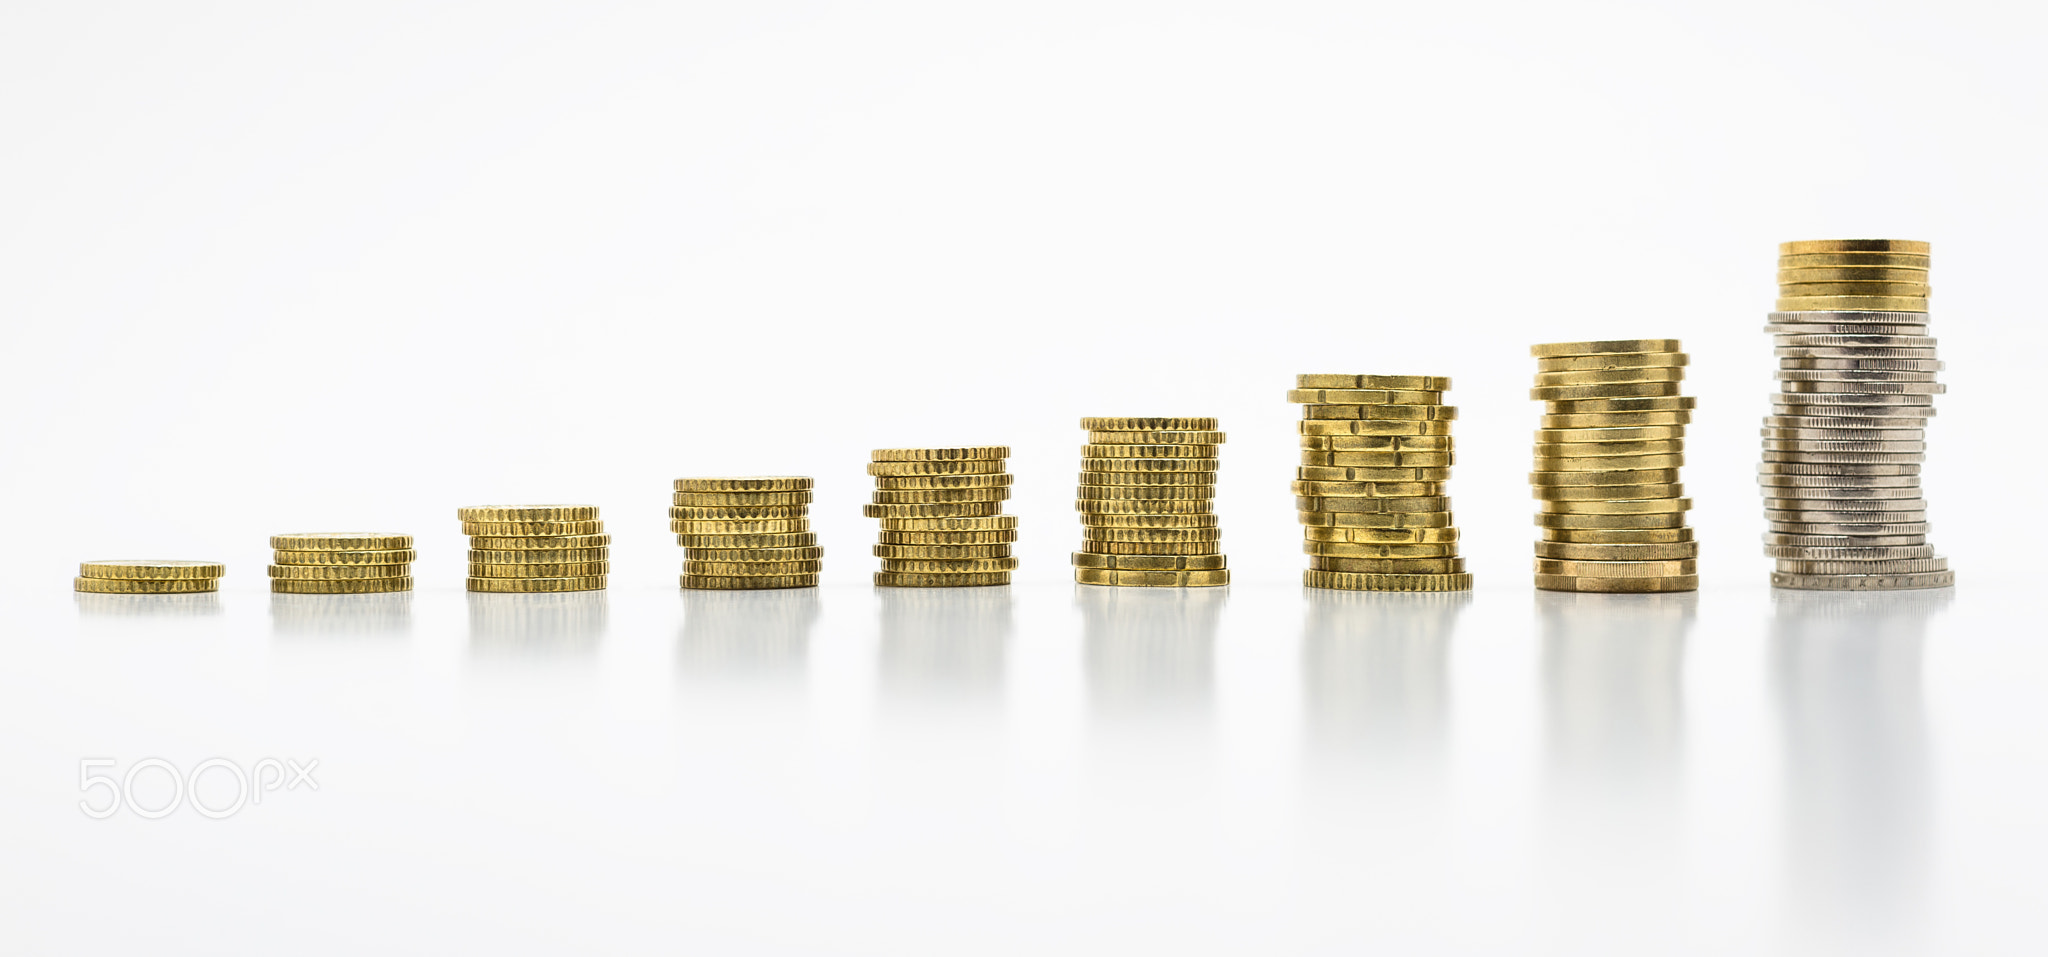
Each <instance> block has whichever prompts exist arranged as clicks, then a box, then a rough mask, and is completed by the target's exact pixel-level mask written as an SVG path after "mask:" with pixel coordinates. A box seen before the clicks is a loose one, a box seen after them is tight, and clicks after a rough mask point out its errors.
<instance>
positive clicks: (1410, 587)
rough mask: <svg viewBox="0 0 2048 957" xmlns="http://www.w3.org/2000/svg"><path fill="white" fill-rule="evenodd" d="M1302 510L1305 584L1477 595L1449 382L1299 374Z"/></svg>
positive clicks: (1298, 492) (1298, 490)
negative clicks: (1454, 494)
mask: <svg viewBox="0 0 2048 957" xmlns="http://www.w3.org/2000/svg"><path fill="white" fill-rule="evenodd" d="M1295 385H1296V386H1297V388H1295V389H1292V390H1290V391H1289V392H1288V393H1287V401H1289V402H1299V403H1302V409H1301V415H1302V419H1301V425H1300V432H1301V465H1300V466H1299V467H1298V468H1297V469H1296V470H1295V482H1294V494H1295V500H1294V501H1295V508H1296V509H1298V510H1299V511H1298V515H1299V517H1300V519H1301V524H1302V534H1303V537H1304V538H1305V539H1306V541H1304V542H1303V543H1302V549H1303V550H1304V551H1306V552H1308V554H1309V568H1308V571H1306V572H1304V573H1302V584H1304V585H1307V586H1309V587H1311V588H1342V589H1349V590H1352V591H1462V590H1465V589H1468V588H1471V587H1472V576H1471V574H1469V573H1467V572H1466V571H1465V560H1464V559H1462V558H1459V557H1458V530H1457V529H1456V528H1455V527H1453V526H1452V525H1451V500H1450V498H1449V497H1448V496H1447V495H1445V493H1444V483H1445V482H1446V481H1448V480H1449V479H1450V477H1451V461H1452V451H1451V421H1452V420H1454V419H1456V418H1457V416H1458V410H1457V409H1456V408H1454V407H1452V406H1447V405H1444V404H1443V398H1444V392H1445V391H1446V390H1448V389H1449V388H1450V387H1451V380H1449V379H1447V378H1444V377H1442V376H1414V375H1301V376H1296V377H1295Z"/></svg>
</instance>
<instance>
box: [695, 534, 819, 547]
mask: <svg viewBox="0 0 2048 957" xmlns="http://www.w3.org/2000/svg"><path fill="white" fill-rule="evenodd" d="M676 544H678V545H681V546H683V547H684V548H809V547H811V546H813V545H816V544H818V535H817V533H816V532H772V533H755V532H742V533H732V534H724V535H720V534H708V535H691V534H683V535H677V536H676Z"/></svg>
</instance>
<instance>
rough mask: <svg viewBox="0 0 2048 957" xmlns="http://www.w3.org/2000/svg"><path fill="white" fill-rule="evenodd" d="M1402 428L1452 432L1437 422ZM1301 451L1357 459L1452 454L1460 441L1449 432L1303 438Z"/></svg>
mask: <svg viewBox="0 0 2048 957" xmlns="http://www.w3.org/2000/svg"><path fill="white" fill-rule="evenodd" d="M1402 424H1404V425H1413V426H1429V427H1432V428H1438V429H1446V430H1447V429H1448V428H1449V426H1448V425H1446V424H1444V423H1436V422H1410V423H1402ZM1301 448H1302V453H1303V454H1304V455H1306V454H1308V453H1311V452H1313V453H1316V454H1318V455H1354V454H1360V453H1371V452H1376V453H1388V452H1408V453H1423V452H1449V451H1452V450H1454V449H1456V448H1457V440H1456V439H1454V438H1451V436H1450V434H1449V432H1448V431H1444V432H1441V433H1439V434H1436V435H1304V436H1302V437H1301ZM1323 464H1333V465H1343V464H1346V463H1344V462H1341V461H1340V462H1328V463H1323ZM1361 464H1362V463H1361Z"/></svg>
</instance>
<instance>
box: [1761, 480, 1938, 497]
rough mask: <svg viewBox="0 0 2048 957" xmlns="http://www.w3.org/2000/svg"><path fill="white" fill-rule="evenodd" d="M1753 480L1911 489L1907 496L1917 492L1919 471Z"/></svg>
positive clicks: (1773, 484) (1774, 485) (1778, 485)
mask: <svg viewBox="0 0 2048 957" xmlns="http://www.w3.org/2000/svg"><path fill="white" fill-rule="evenodd" d="M1756 484H1757V487H1758V488H1763V489H1811V490H1814V491H1819V490H1822V489H1841V490H1847V491H1857V490H1862V491H1885V492H1900V491H1910V492H1912V493H1913V495H1912V496H1908V497H1909V498H1910V497H1917V496H1918V495H1919V494H1920V476H1918V475H1759V476H1757V477H1756Z"/></svg>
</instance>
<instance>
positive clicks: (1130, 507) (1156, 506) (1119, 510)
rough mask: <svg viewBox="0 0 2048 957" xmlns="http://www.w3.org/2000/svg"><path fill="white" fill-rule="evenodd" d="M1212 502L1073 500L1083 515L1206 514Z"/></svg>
mask: <svg viewBox="0 0 2048 957" xmlns="http://www.w3.org/2000/svg"><path fill="white" fill-rule="evenodd" d="M1211 507H1212V503H1211V502H1210V501H1209V500H1208V499H1206V498H1202V499H1178V500H1172V501H1159V500H1152V501H1125V500H1121V499H1104V498H1084V499H1076V500H1075V501H1074V511H1077V512H1081V513H1082V514H1083V515H1084V516H1085V515H1097V514H1100V515H1208V514H1210V509H1211Z"/></svg>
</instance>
